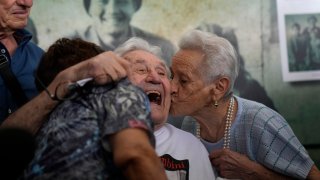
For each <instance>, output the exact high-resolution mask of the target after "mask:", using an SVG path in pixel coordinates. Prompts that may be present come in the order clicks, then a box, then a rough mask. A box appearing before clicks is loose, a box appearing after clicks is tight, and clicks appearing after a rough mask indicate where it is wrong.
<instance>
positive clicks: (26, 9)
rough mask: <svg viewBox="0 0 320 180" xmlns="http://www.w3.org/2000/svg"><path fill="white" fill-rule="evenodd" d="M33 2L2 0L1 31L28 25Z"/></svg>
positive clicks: (0, 1) (27, 0)
mask: <svg viewBox="0 0 320 180" xmlns="http://www.w3.org/2000/svg"><path fill="white" fill-rule="evenodd" d="M32 4H33V1H32V0H0V28H1V32H10V31H14V30H17V29H23V28H24V27H26V25H27V22H28V17H29V13H30V8H31V7H32Z"/></svg>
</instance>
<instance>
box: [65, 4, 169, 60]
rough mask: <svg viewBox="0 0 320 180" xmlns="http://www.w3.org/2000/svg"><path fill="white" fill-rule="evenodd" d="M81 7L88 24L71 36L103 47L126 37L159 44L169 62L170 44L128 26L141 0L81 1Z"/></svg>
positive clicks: (110, 47) (153, 35) (115, 43)
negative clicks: (86, 15)
mask: <svg viewBox="0 0 320 180" xmlns="http://www.w3.org/2000/svg"><path fill="white" fill-rule="evenodd" d="M83 4H84V8H85V10H86V12H87V13H88V15H89V16H90V17H91V19H92V24H91V25H89V26H88V27H87V28H85V29H83V30H76V34H75V35H71V36H72V37H80V38H82V39H86V40H89V41H91V42H94V43H96V44H99V45H100V46H101V47H102V48H103V49H105V50H114V49H115V48H116V47H118V46H119V45H120V44H122V43H123V42H125V41H126V40H128V39H129V38H130V37H140V38H142V39H145V40H147V41H148V42H149V43H150V44H153V45H157V46H160V47H161V49H162V50H163V52H165V54H163V55H164V59H165V60H166V62H167V65H170V62H171V57H172V55H173V53H174V46H173V44H172V43H171V42H170V41H168V40H166V39H164V38H162V37H159V36H157V35H155V34H152V33H149V32H146V31H144V30H141V29H139V28H137V27H133V26H131V25H130V23H131V19H132V17H133V15H134V14H135V13H136V12H137V11H138V10H139V9H140V7H141V4H142V0H126V1H119V0H108V1H103V0H95V1H92V0H83Z"/></svg>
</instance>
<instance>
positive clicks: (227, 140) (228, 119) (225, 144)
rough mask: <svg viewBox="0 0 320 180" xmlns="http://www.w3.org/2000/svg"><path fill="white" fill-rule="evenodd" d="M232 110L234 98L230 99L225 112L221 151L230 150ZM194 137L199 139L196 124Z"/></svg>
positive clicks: (197, 124) (198, 130)
mask: <svg viewBox="0 0 320 180" xmlns="http://www.w3.org/2000/svg"><path fill="white" fill-rule="evenodd" d="M233 108H234V97H231V99H230V103H229V106H228V111H227V117H226V126H225V129H224V135H223V149H229V148H230V136H231V135H230V134H231V131H230V130H231V121H232V115H233ZM196 126H197V127H196V136H197V138H199V139H200V138H201V136H200V131H201V130H200V124H199V123H198V122H197V123H196Z"/></svg>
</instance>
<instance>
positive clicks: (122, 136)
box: [110, 128, 167, 180]
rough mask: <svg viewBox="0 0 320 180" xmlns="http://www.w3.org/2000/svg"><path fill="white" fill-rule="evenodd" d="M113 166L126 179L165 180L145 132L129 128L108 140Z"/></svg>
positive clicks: (163, 172) (158, 160) (162, 169)
mask: <svg viewBox="0 0 320 180" xmlns="http://www.w3.org/2000/svg"><path fill="white" fill-rule="evenodd" d="M110 142H111V146H112V152H113V154H114V162H115V164H116V165H117V166H118V167H120V168H121V169H122V170H123V174H124V175H125V176H126V177H127V178H128V179H148V180H149V179H159V180H161V179H167V178H166V175H165V171H164V168H163V166H162V164H161V161H160V158H159V157H158V156H157V154H156V152H155V150H154V148H153V147H152V146H151V144H150V142H149V138H148V136H147V133H146V131H145V130H142V129H139V128H129V129H125V130H122V131H120V132H118V133H116V134H115V135H112V136H111V138H110Z"/></svg>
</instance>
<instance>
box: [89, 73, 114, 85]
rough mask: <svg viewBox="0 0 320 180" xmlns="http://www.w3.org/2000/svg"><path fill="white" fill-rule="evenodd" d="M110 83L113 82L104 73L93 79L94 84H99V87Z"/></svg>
mask: <svg viewBox="0 0 320 180" xmlns="http://www.w3.org/2000/svg"><path fill="white" fill-rule="evenodd" d="M112 81H113V80H112V78H111V76H110V75H108V74H105V73H103V74H100V75H97V76H95V78H94V82H95V83H97V84H100V85H103V84H108V83H111V82H112Z"/></svg>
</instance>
